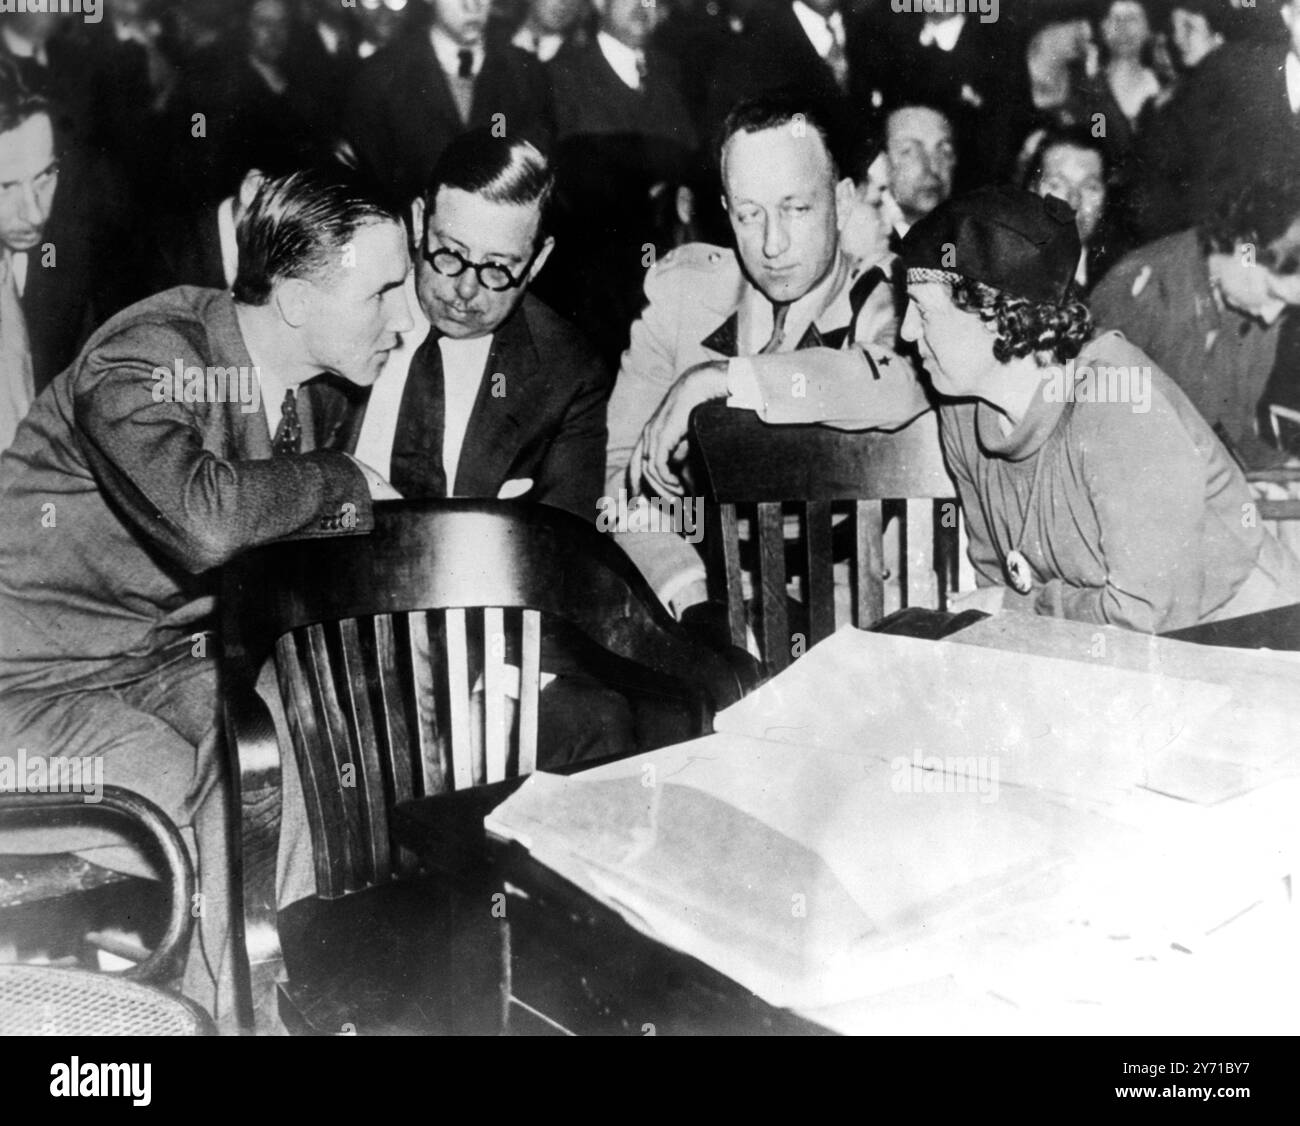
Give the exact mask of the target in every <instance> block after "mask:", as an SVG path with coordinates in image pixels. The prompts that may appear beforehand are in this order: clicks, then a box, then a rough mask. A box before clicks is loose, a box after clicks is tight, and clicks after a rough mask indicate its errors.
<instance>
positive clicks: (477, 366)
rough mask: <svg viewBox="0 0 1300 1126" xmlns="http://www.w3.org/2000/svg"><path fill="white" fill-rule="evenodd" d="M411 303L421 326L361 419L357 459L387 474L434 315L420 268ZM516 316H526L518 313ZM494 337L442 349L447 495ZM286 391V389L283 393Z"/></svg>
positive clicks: (391, 360)
mask: <svg viewBox="0 0 1300 1126" xmlns="http://www.w3.org/2000/svg"><path fill="white" fill-rule="evenodd" d="M406 303H407V306H408V307H409V308H410V310H411V316H412V318H413V319H414V321H415V328H413V329H412V330H411V331H410V332H408V333H405V334H404V335H403V336H402V342H401V344H399V345H398V346H397V347H396V348H394V349H393V351H392V352H390V353H389V356H388V359H387V360H385V361H384V367H383V370H382V371H381V372H380V373H379V378H378V379H376V380H375V384H374V386H373V387H372V388H371V389H370V399H369V401H368V402H367V404H366V413H365V417H364V418H363V419H362V420H361V433H360V435H359V436H358V438H357V449H356V458H357V460H358V461H360V462H363V463H365V464H366V465H368V466H370V467H371V468H372V469H374V470H375V471H376V472H378V473H380V474H381V475H383V476H384V477H389V476H390V475H391V474H392V463H393V439H394V438H395V437H396V435H397V415H398V411H399V410H400V409H401V406H402V396H403V395H404V394H405V392H406V380H407V378H408V377H409V376H410V374H411V358H412V357H413V356H414V355H415V353H416V351H417V350H418V349H419V347H420V345H422V344H423V343H424V342H425V340H426V339H427V338H428V336H429V330H430V327H431V326H430V324H429V319H428V318H427V317H426V316H425V315H424V310H423V309H422V308H421V307H420V301H419V296H418V294H417V292H416V287H415V271H414V270H412V271H411V272H410V273H409V274H408V275H407V277H406ZM515 315H521V314H519V313H518V311H516V313H515ZM492 341H493V337H492V336H491V335H488V336H481V337H477V338H475V339H473V340H451V339H448V338H447V337H445V336H444V337H442V338H440V339H439V341H438V349H439V351H441V352H442V367H443V372H444V374H445V376H446V378H445V380H444V384H443V389H444V394H445V396H446V398H445V399H444V407H443V419H444V425H443V432H442V463H443V469H444V471H445V472H446V475H447V495H448V496H451V495H453V492H454V489H455V487H456V469H457V467H458V466H459V464H460V455H461V451H462V450H463V449H464V446H465V435H466V433H467V432H468V429H469V420H470V416H471V415H472V414H473V413H474V403H475V402H476V401H477V399H478V392H479V386H480V384H481V383H482V382H483V375H484V374H485V373H486V371H487V358H488V355H489V354H490V353H491V351H492ZM283 394H284V392H283V391H282V392H281V395H283Z"/></svg>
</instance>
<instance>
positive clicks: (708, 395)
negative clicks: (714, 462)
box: [628, 360, 727, 496]
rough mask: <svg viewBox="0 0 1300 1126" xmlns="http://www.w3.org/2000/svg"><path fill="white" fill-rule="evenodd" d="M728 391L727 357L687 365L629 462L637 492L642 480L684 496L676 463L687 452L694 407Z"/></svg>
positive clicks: (633, 488)
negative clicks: (688, 430)
mask: <svg viewBox="0 0 1300 1126" xmlns="http://www.w3.org/2000/svg"><path fill="white" fill-rule="evenodd" d="M726 395H727V362H726V360H709V361H707V362H705V363H702V364H696V365H695V367H693V368H687V369H686V371H684V372H682V374H681V375H680V376H678V378H677V382H676V383H674V384H673V385H672V386H671V387H670V388H669V389H668V394H667V395H665V396H664V401H663V402H662V403H660V404H659V409H658V410H657V411H655V413H654V415H653V416H652V417H651V419H650V421H649V422H647V423H646V424H645V429H644V430H642V431H641V437H640V438H638V439H637V443H636V445H635V446H634V447H633V449H632V458H631V460H630V461H629V462H628V484H629V485H630V486H631V492H632V494H633V495H636V494H637V493H639V492H640V491H641V485H642V482H643V481H644V482H648V483H649V484H650V486H651V487H652V488H653V489H654V490H655V491H656V492H658V493H659V494H660V495H661V496H681V495H682V483H681V478H680V477H678V475H677V472H676V470H675V469H674V468H673V463H677V464H680V463H681V461H682V459H683V458H684V457H685V456H686V428H687V425H688V423H689V422H690V418H691V411H693V410H694V409H695V408H696V407H698V406H699V405H700V404H701V403H707V402H708V401H709V400H710V399H723V398H726Z"/></svg>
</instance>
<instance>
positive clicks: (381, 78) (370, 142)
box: [343, 31, 554, 203]
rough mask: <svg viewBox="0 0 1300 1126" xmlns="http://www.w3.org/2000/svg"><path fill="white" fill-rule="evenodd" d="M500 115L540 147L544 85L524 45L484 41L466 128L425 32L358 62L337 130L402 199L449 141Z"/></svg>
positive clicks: (549, 127)
mask: <svg viewBox="0 0 1300 1126" xmlns="http://www.w3.org/2000/svg"><path fill="white" fill-rule="evenodd" d="M498 114H503V115H504V121H505V128H506V129H507V131H508V132H509V135H510V136H512V137H519V136H522V137H524V138H526V139H527V140H529V141H532V142H533V144H535V145H537V146H538V147H539V148H541V149H542V150H543V151H544V152H546V151H549V149H550V145H551V139H552V137H553V135H554V113H553V111H552V108H551V90H550V84H549V83H548V82H547V80H546V74H545V71H544V69H543V67H542V64H541V63H540V62H538V61H537V59H535V58H534V57H533V56H532V55H530V54H528V52H527V51H521V50H519V49H518V48H517V47H510V46H505V45H500V44H496V43H489V44H488V45H487V47H486V52H485V54H484V58H483V66H482V69H481V70H480V71H479V74H478V77H477V78H476V79H475V82H474V98H473V104H472V105H471V107H470V119H469V124H468V126H467V125H466V124H465V123H464V122H462V121H461V119H460V114H459V113H458V112H457V110H456V103H455V100H454V99H453V98H452V94H451V88H450V87H449V86H448V85H447V80H446V77H445V76H444V75H443V72H442V68H441V66H439V64H438V58H437V56H436V55H435V54H434V51H433V44H432V43H431V42H430V40H429V36H428V34H427V33H426V32H424V31H421V32H420V33H419V34H415V33H412V34H411V35H409V36H405V37H403V38H402V39H399V40H397V41H396V42H394V43H391V44H390V45H389V46H387V47H385V48H384V49H383V50H381V51H379V52H377V53H376V54H374V55H372V56H371V57H370V58H369V59H367V60H366V61H365V63H364V64H362V67H361V71H360V73H359V74H358V76H357V80H356V83H355V84H354V86H353V88H352V93H351V95H350V97H349V99H348V104H347V107H346V109H345V110H344V114H343V134H344V136H345V137H346V138H347V139H348V140H349V141H350V142H351V143H352V145H353V146H354V148H355V149H356V151H357V154H358V156H359V157H360V159H361V163H362V165H363V166H364V167H365V168H367V169H368V170H369V171H370V173H371V175H373V176H374V177H375V178H376V179H377V181H378V182H379V183H380V184H382V185H384V186H385V187H386V188H387V189H389V191H390V192H391V193H392V197H393V199H394V200H395V201H398V202H401V203H406V202H409V201H410V200H412V199H414V198H415V197H416V196H417V195H418V194H419V193H420V192H422V191H423V190H424V189H425V187H426V186H427V185H428V182H429V177H430V175H431V174H432V172H433V166H434V165H435V164H436V163H437V160H438V157H439V156H441V155H442V150H443V149H444V148H446V147H447V145H448V143H449V142H450V141H452V140H453V139H454V138H455V137H457V136H459V135H460V134H461V133H463V132H465V130H466V128H467V127H468V128H473V127H476V126H482V125H488V126H490V125H492V124H494V118H496V116H497V115H498Z"/></svg>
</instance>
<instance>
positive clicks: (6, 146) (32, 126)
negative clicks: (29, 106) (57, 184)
mask: <svg viewBox="0 0 1300 1126" xmlns="http://www.w3.org/2000/svg"><path fill="white" fill-rule="evenodd" d="M53 158H54V125H53V123H52V122H51V121H50V117H49V115H48V114H46V113H34V114H32V116H31V117H28V118H26V119H24V120H23V121H20V122H19V123H18V124H17V125H15V126H14V127H13V128H12V129H9V130H7V131H6V132H4V133H0V160H3V161H5V162H8V163H15V162H18V161H37V162H42V163H49V161H50V160H52V159H53Z"/></svg>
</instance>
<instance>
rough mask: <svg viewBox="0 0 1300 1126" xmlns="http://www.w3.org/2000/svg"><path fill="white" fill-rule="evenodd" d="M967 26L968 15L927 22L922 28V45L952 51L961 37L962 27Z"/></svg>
mask: <svg viewBox="0 0 1300 1126" xmlns="http://www.w3.org/2000/svg"><path fill="white" fill-rule="evenodd" d="M965 26H966V17H965V16H962V15H956V16H949V17H948V18H947V19H946V20H942V21H941V22H939V23H929V22H927V23H926V24H925V26H924V27H922V28H921V46H922V47H938V48H939V50H941V51H951V50H953V49H954V48H955V47H956V46H957V40H958V39H960V38H961V29H962V28H963V27H965Z"/></svg>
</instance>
